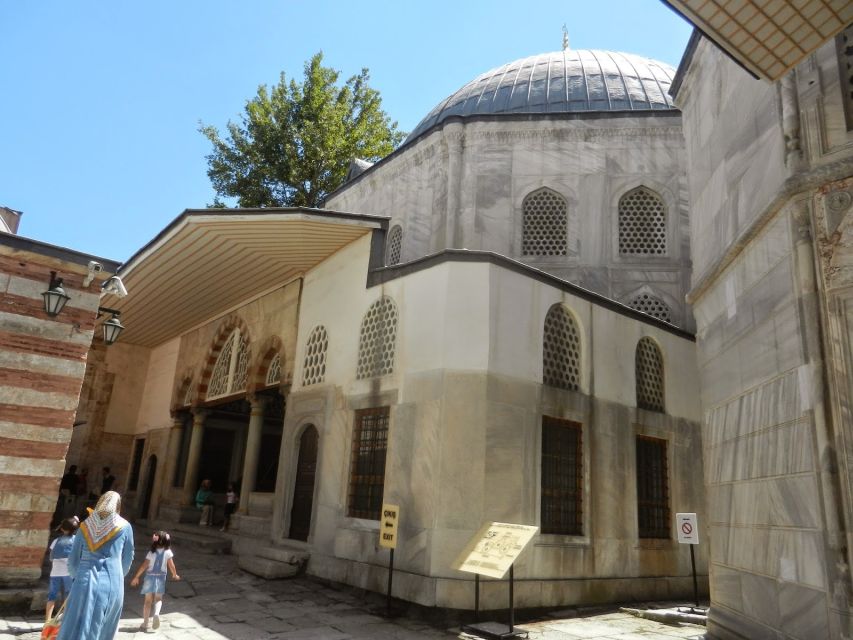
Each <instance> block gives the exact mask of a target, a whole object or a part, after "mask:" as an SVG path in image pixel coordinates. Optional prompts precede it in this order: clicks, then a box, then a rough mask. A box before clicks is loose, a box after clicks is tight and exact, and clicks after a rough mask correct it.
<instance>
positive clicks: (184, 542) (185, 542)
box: [147, 522, 231, 554]
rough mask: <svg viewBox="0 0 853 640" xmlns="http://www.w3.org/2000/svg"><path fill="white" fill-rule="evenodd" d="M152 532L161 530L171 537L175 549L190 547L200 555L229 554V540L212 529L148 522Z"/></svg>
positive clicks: (192, 525) (190, 525)
mask: <svg viewBox="0 0 853 640" xmlns="http://www.w3.org/2000/svg"><path fill="white" fill-rule="evenodd" d="M147 524H148V525H149V528H150V529H151V530H153V531H156V530H158V529H163V530H164V531H168V532H169V533H170V534H171V536H172V543H173V544H174V545H175V546H176V547H184V546H192V547H193V548H194V549H195V550H197V551H200V552H201V553H214V554H216V553H231V540H230V539H229V538H228V537H226V536H225V535H223V534H221V533H220V532H219V530H218V529H215V528H214V527H200V526H198V525H194V524H182V523H175V522H156V523H152V522H148V523H147Z"/></svg>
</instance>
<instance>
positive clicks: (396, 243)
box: [385, 224, 403, 267]
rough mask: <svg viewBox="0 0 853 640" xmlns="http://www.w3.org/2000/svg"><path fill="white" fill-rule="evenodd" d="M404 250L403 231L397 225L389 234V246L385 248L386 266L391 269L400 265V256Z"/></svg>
mask: <svg viewBox="0 0 853 640" xmlns="http://www.w3.org/2000/svg"><path fill="white" fill-rule="evenodd" d="M402 250H403V229H402V228H401V227H400V225H398V224H395V225H394V226H393V227H391V231H389V232H388V244H387V246H386V248H385V265H386V266H388V267H391V266H393V265H395V264H400V254H401V253H402Z"/></svg>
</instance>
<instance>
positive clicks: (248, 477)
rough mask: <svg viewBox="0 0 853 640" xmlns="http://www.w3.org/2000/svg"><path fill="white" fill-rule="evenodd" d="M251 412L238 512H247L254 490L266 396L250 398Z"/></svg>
mask: <svg viewBox="0 0 853 640" xmlns="http://www.w3.org/2000/svg"><path fill="white" fill-rule="evenodd" d="M251 403H252V412H251V414H250V416H249V433H248V435H247V436H246V457H245V458H244V459H243V479H242V481H241V482H240V508H239V512H240V513H243V514H248V513H249V494H250V493H252V491H254V490H255V478H256V477H257V475H258V456H259V455H260V453H261V433H262V432H263V430H264V405H265V404H266V398H263V397H259V396H254V397H252V398H251Z"/></svg>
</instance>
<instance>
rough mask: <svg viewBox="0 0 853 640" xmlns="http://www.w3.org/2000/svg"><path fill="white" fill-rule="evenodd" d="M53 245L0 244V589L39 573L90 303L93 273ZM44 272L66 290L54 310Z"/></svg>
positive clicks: (80, 372)
mask: <svg viewBox="0 0 853 640" xmlns="http://www.w3.org/2000/svg"><path fill="white" fill-rule="evenodd" d="M51 249H53V250H52V251H49V252H46V254H43V253H39V252H36V251H30V250H26V249H21V248H15V245H7V244H5V243H3V244H2V245H0V327H1V328H0V587H9V586H17V585H28V584H32V583H34V582H35V581H37V580H38V579H39V578H40V576H41V567H42V560H43V558H44V551H45V548H46V547H47V541H48V535H49V524H50V520H51V516H52V515H53V511H54V509H55V507H56V505H57V496H58V493H59V480H60V477H61V476H62V473H63V470H64V466H65V454H66V450H67V449H68V444H69V442H70V440H71V433H72V426H73V424H74V417H75V412H76V409H77V404H78V400H79V396H80V389H81V385H82V383H83V376H84V373H85V369H86V359H87V354H88V352H89V348H90V345H91V343H92V337H93V329H94V325H95V316H96V312H97V308H98V299H99V295H98V294H99V291H100V281H94V282H92V283H91V284H90V285H88V286H84V285H83V278H84V277H85V275H86V267H85V266H81V265H79V264H75V263H74V262H71V261H65V260H63V259H61V258H60V257H51V255H53V256H55V255H56V254H57V253H61V250H57V249H56V248H53V247H52V248H51ZM51 271H56V272H57V275H58V276H60V277H62V278H63V280H64V282H63V287H64V289H65V291H66V293H67V294H68V295H70V296H71V299H70V300H69V301H68V304H67V305H66V307H65V309H64V310H63V311H62V313H61V314H60V315H59V316H57V317H55V318H51V317H49V316H48V315H47V314H46V313H45V312H44V308H43V301H42V296H41V293H42V292H43V291H45V290H46V289H47V288H48V283H49V281H50V272H51Z"/></svg>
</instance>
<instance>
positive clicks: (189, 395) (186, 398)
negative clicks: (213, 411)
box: [181, 380, 195, 407]
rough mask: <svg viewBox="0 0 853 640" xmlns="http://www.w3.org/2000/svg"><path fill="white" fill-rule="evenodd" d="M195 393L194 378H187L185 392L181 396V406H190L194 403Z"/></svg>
mask: <svg viewBox="0 0 853 640" xmlns="http://www.w3.org/2000/svg"><path fill="white" fill-rule="evenodd" d="M194 393H195V387H194V386H193V383H192V380H187V381H185V382H184V392H183V396H182V397H181V406H182V407H188V406H190V405H191V404H192V403H193V394H194Z"/></svg>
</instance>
